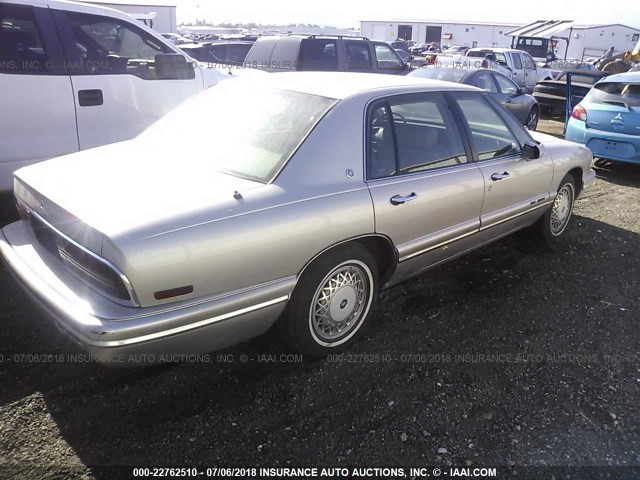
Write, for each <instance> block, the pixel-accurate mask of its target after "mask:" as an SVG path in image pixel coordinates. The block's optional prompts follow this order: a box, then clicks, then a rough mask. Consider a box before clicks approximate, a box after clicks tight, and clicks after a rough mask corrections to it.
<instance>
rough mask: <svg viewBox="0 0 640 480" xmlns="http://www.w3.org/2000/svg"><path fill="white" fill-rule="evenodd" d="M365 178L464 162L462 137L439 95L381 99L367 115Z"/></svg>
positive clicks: (412, 171)
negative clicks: (367, 136) (367, 145)
mask: <svg viewBox="0 0 640 480" xmlns="http://www.w3.org/2000/svg"><path fill="white" fill-rule="evenodd" d="M368 131H369V155H368V166H367V167H368V178H369V179H376V178H383V177H388V176H394V175H403V174H410V173H417V172H423V171H427V170H433V169H437V168H442V167H451V166H454V165H460V164H464V163H467V156H466V152H465V149H464V146H463V144H462V140H461V138H462V136H461V134H460V132H459V130H458V128H457V125H456V123H455V120H454V118H453V116H452V115H451V112H450V111H449V108H448V106H447V103H446V101H445V99H444V98H443V97H442V96H441V95H437V94H429V95H406V96H401V97H395V98H391V99H390V100H389V101H381V102H379V103H378V104H376V105H375V106H374V107H373V108H372V109H371V110H370V114H369V125H368Z"/></svg>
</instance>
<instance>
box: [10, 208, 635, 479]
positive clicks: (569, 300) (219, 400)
mask: <svg viewBox="0 0 640 480" xmlns="http://www.w3.org/2000/svg"><path fill="white" fill-rule="evenodd" d="M596 232H598V233H596ZM527 236H528V234H527V233H522V234H520V235H517V236H512V237H509V238H506V239H504V240H501V241H499V242H496V243H495V244H493V245H491V246H489V247H486V248H483V249H481V250H478V251H476V252H474V253H472V254H470V255H468V256H466V257H463V258H461V259H459V260H456V261H454V262H451V263H449V264H448V265H445V266H442V267H438V268H436V269H434V270H432V271H430V272H428V273H426V274H425V275H422V276H421V277H419V278H417V279H415V280H413V281H410V282H408V283H405V284H402V285H399V286H397V287H394V288H391V289H389V290H387V291H384V292H383V293H382V294H381V301H380V304H379V308H378V310H377V315H376V317H377V318H376V319H375V321H374V322H372V325H371V327H370V328H369V330H368V331H367V332H366V334H365V335H364V336H363V338H362V339H361V340H360V342H358V343H357V344H356V345H355V346H354V347H353V348H351V349H350V350H349V351H348V352H345V355H344V356H333V357H330V358H328V359H326V360H307V359H302V358H300V357H298V356H295V355H293V354H292V352H290V351H289V350H288V349H287V348H286V347H284V346H283V345H282V344H281V343H280V342H279V341H278V339H277V336H276V334H275V333H274V332H273V331H272V332H269V333H268V334H266V335H264V336H262V337H260V338H257V339H255V340H253V341H250V342H247V343H245V344H242V345H239V346H236V347H233V348H230V349H227V350H224V351H222V352H217V353H212V354H210V355H209V356H208V357H199V358H197V359H195V360H194V361H191V362H185V363H180V364H171V365H164V366H156V367H147V368H138V369H121V370H116V369H105V368H102V367H99V366H96V365H94V364H78V363H68V362H64V363H62V364H56V363H55V362H53V363H51V362H50V363H47V362H42V361H32V362H30V361H29V360H28V354H30V353H31V354H34V353H62V352H66V351H67V350H66V349H67V348H71V349H72V351H73V347H69V345H66V346H65V347H64V348H63V347H60V348H59V349H58V348H57V347H55V346H54V344H57V342H58V340H59V338H58V337H57V335H58V334H57V333H55V329H54V328H53V327H50V326H48V325H47V324H46V322H45V321H44V319H43V318H42V315H41V314H40V313H38V312H37V311H35V310H34V309H32V308H31V307H30V306H27V301H26V298H24V297H23V296H22V294H21V293H19V292H18V291H17V290H16V289H15V287H14V286H13V285H12V284H11V283H10V281H9V279H8V275H7V274H6V271H5V272H3V274H2V277H0V278H1V279H2V280H1V282H2V283H3V285H2V287H3V292H6V293H5V297H4V298H3V299H2V301H1V302H2V309H1V310H0V311H1V312H2V316H3V318H2V324H3V328H2V330H1V331H0V353H2V354H3V355H4V358H5V359H7V358H10V357H11V356H12V355H19V354H27V357H25V360H24V361H18V362H7V361H4V362H3V363H2V364H0V379H2V380H3V382H2V383H3V384H4V385H7V386H8V387H5V388H3V389H2V392H0V408H7V407H12V406H13V405H16V404H19V403H20V401H21V399H22V398H24V397H27V396H34V395H41V396H42V400H43V402H44V409H45V410H46V415H47V416H50V419H51V420H52V422H53V423H54V424H55V427H56V429H57V432H58V435H59V436H60V437H61V438H62V439H63V440H64V444H66V445H68V446H69V447H70V448H71V450H72V454H73V456H75V457H77V458H78V459H79V461H81V462H82V464H84V465H91V466H105V465H139V466H145V465H221V464H224V465H301V464H331V465H335V464H338V465H349V464H366V465H392V464H393V465H395V464H407V465H408V464H438V465H439V464H443V463H445V462H446V461H450V462H453V464H454V465H463V464H465V462H467V461H471V462H473V463H474V464H481V465H482V464H485V465H506V464H509V462H518V463H519V464H535V463H536V462H538V461H543V462H546V463H547V464H554V463H555V464H566V463H567V459H568V458H569V459H570V461H571V463H575V464H597V463H600V464H608V462H609V461H608V460H607V458H610V456H613V457H615V458H616V461H617V462H619V464H629V463H630V462H633V461H637V458H636V457H634V455H635V454H634V453H633V452H637V451H638V448H637V447H640V445H639V443H638V442H639V441H640V435H639V434H638V432H637V429H635V427H634V426H633V425H632V424H633V419H634V418H637V416H638V414H639V412H638V406H637V405H638V403H637V398H638V392H637V390H638V385H637V383H636V382H635V381H634V380H633V378H634V377H633V376H634V371H635V370H634V369H635V365H636V364H635V363H630V364H627V363H615V364H611V363H607V362H604V361H603V360H602V355H603V354H605V353H607V352H609V353H615V352H617V353H620V354H628V353H636V354H637V348H636V347H637V345H638V341H640V337H639V333H638V330H637V327H636V326H635V320H632V319H636V318H638V317H639V316H640V307H638V304H637V303H635V304H631V305H630V304H629V299H630V298H636V297H637V291H638V289H639V287H640V285H638V283H639V280H638V279H637V275H636V272H637V271H638V270H639V269H640V260H638V257H637V255H636V253H637V249H638V246H639V245H640V239H639V235H638V234H636V233H633V232H630V231H627V230H624V229H620V228H616V227H613V226H611V225H607V224H605V223H602V222H598V221H594V220H591V219H588V218H585V217H580V216H575V217H574V218H573V220H572V225H571V228H570V230H569V231H567V232H566V237H564V238H563V240H562V242H561V244H560V247H559V249H558V250H557V251H555V252H546V251H542V250H540V248H539V247H538V245H537V243H536V242H535V241H533V240H531V239H528V238H527ZM525 240H528V241H525ZM603 250H606V251H609V252H615V254H611V255H609V257H607V258H606V259H605V260H606V261H605V262H602V260H603V257H602V255H603ZM618 254H620V255H626V257H625V256H621V257H618V256H617V255H618ZM550 353H551V354H561V355H562V354H571V353H574V354H581V355H583V357H584V358H586V359H587V360H585V361H583V362H580V361H570V360H567V361H566V362H564V363H563V362H562V361H560V360H559V361H553V360H548V357H546V356H545V357H544V360H540V361H534V360H531V361H527V360H526V359H525V360H524V361H520V362H519V361H515V360H513V359H515V358H517V357H516V356H517V355H520V354H530V355H538V354H539V355H542V354H545V355H548V354H550ZM478 354H481V355H488V354H491V355H493V354H500V355H509V356H510V358H511V360H509V359H506V358H504V357H496V358H495V360H493V361H488V360H486V358H485V357H482V358H485V359H484V360H479V359H478V358H479V357H476V355H478ZM465 355H467V356H468V357H465ZM465 359H467V360H465ZM474 359H476V360H477V361H474ZM40 360H41V359H40ZM574 360H575V359H574ZM613 411H615V412H616V413H615V415H616V418H617V419H618V420H616V422H618V423H616V426H615V427H614V426H613V424H612V420H611V418H612V417H610V413H612V412H613ZM625 422H628V427H627V423H625ZM609 424H611V426H610V427H609V428H607V426H608V425H609ZM622 427H627V429H623V428H622ZM34 428H38V427H37V426H35V425H34V426H32V425H31V424H25V425H24V426H21V428H20V429H19V430H17V433H14V436H16V435H17V437H16V438H14V440H15V441H16V442H18V443H19V444H20V443H21V442H20V436H21V435H24V436H27V437H28V436H29V435H33V432H31V431H30V430H31V429H34ZM38 433H39V432H36V435H38ZM46 441H47V439H46V437H43V442H46ZM469 445H470V446H469ZM604 446H606V448H605V447H604ZM25 448H31V447H25ZM44 448H46V444H45V447H44ZM443 448H444V449H446V450H447V452H448V453H447V454H446V455H444V454H442V453H441V452H442V451H443V450H442V449H443ZM439 452H440V453H439ZM540 459H541V460H540ZM33 468H37V466H36V467H34V466H25V469H26V471H30V470H29V469H32V470H33ZM58 468H59V469H60V468H61V469H62V471H63V472H64V473H66V474H67V476H74V475H73V474H74V472H76V471H77V470H74V469H73V468H72V467H70V466H69V467H65V465H59V466H58ZM65 469H66V470H65ZM92 474H93V476H95V477H96V478H104V479H107V478H114V473H113V471H108V470H107V471H104V470H101V469H95V470H94V471H93V472H92Z"/></svg>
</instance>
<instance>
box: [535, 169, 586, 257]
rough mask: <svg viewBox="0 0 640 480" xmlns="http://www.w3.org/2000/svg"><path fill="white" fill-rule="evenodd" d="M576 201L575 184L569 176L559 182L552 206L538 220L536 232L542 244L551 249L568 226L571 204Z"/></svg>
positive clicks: (571, 209)
mask: <svg viewBox="0 0 640 480" xmlns="http://www.w3.org/2000/svg"><path fill="white" fill-rule="evenodd" d="M575 199H576V184H575V181H574V180H573V177H571V175H567V176H565V177H564V178H563V179H562V181H561V182H560V187H559V188H558V193H557V194H556V198H555V199H554V200H553V204H552V205H551V207H550V208H549V209H548V210H547V212H546V213H545V214H544V215H543V216H542V218H540V220H538V224H537V227H538V230H539V232H540V234H541V237H542V240H543V241H544V243H545V244H546V245H547V246H548V247H550V248H553V247H555V246H556V245H557V242H558V239H559V238H560V236H561V235H562V234H563V233H564V231H565V230H566V228H567V225H568V224H569V219H570V218H571V213H572V211H573V204H574V202H575Z"/></svg>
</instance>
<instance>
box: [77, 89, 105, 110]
mask: <svg viewBox="0 0 640 480" xmlns="http://www.w3.org/2000/svg"><path fill="white" fill-rule="evenodd" d="M78 103H79V104H80V106H81V107H96V106H98V105H102V104H103V103H104V100H103V98H102V90H78Z"/></svg>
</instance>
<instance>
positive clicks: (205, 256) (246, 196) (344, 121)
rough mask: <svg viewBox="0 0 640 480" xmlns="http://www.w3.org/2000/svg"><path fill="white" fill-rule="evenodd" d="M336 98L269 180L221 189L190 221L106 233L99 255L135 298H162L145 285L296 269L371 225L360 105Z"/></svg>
mask: <svg viewBox="0 0 640 480" xmlns="http://www.w3.org/2000/svg"><path fill="white" fill-rule="evenodd" d="M344 103H346V105H342V103H339V104H338V105H337V106H336V107H334V109H333V110H331V111H330V112H329V113H328V114H327V115H326V116H325V118H323V119H322V120H321V121H320V123H319V124H318V125H317V126H316V127H315V129H314V130H313V131H312V132H311V134H310V135H309V137H308V138H307V139H306V141H305V142H304V143H303V144H302V145H301V146H300V148H299V149H298V151H297V152H296V153H295V154H294V156H293V157H292V158H291V159H290V160H289V163H288V164H287V165H286V166H285V168H284V169H283V170H282V171H281V173H280V174H279V176H278V177H277V178H276V179H275V181H274V182H273V183H272V184H269V185H265V186H264V187H260V188H255V189H252V190H249V191H247V192H241V193H242V195H243V198H242V199H241V200H235V199H234V198H233V197H231V196H230V198H229V200H228V201H227V202H225V203H224V204H221V205H217V206H216V208H215V210H211V211H209V212H203V213H202V214H201V215H199V218H197V219H194V222H193V226H190V227H186V228H184V227H181V228H180V229H177V230H173V231H172V230H171V229H170V227H167V229H166V231H165V232H163V233H155V234H153V235H150V236H146V237H145V236H139V235H127V236H123V237H120V238H114V239H105V244H104V245H103V255H104V256H105V257H106V258H109V259H110V260H111V261H112V262H114V263H115V264H116V265H118V266H120V268H122V270H123V271H125V273H126V274H127V276H128V277H129V280H130V281H131V283H132V284H133V286H134V289H135V291H136V293H137V295H138V298H139V300H140V303H141V304H142V305H143V306H148V305H155V304H159V303H168V302H169V301H171V300H165V301H157V300H155V298H154V292H156V291H160V290H166V289H170V288H175V287H180V286H184V285H193V286H194V292H193V293H192V294H191V295H190V297H193V298H196V297H200V296H204V295H209V294H217V293H223V292H229V291H233V290H237V289H244V288H251V287H252V286H256V285H260V284H263V283H266V282H270V281H272V280H277V279H281V278H285V277H289V276H297V275H299V274H300V272H301V271H302V270H303V268H304V267H305V265H306V264H307V263H308V262H309V261H310V260H312V259H313V258H314V257H315V256H317V255H318V254H320V253H321V252H323V251H324V250H326V249H327V248H329V247H331V246H333V245H336V244H338V243H340V242H343V241H345V240H348V239H351V238H354V237H358V236H362V235H366V234H370V233H373V232H374V219H373V207H372V202H371V197H370V194H369V191H368V189H367V187H366V184H365V183H364V181H363V173H362V172H363V165H362V162H363V155H362V152H363V145H362V119H363V113H362V112H363V110H362V109H363V105H362V104H360V106H359V107H360V108H359V109H358V108H357V107H356V108H353V107H354V106H353V105H350V104H349V101H347V102H344ZM348 171H349V172H348ZM182 298H185V299H186V298H189V296H185V297H182Z"/></svg>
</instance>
